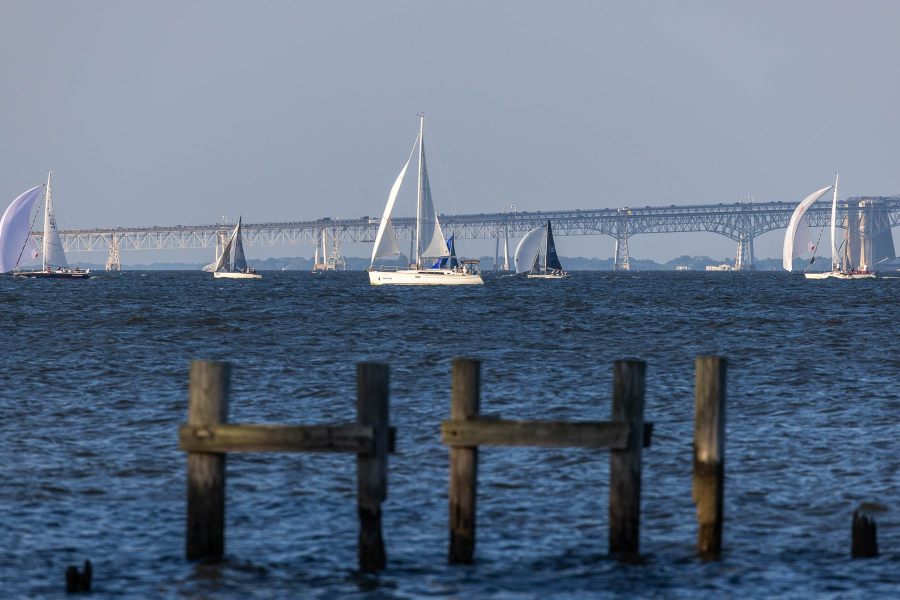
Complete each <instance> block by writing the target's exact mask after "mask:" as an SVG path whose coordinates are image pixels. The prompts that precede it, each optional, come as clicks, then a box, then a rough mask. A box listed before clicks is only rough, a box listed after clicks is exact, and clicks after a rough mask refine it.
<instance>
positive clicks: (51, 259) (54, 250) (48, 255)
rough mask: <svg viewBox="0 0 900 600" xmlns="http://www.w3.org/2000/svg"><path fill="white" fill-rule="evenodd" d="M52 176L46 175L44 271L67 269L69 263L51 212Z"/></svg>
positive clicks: (53, 214) (54, 215) (54, 216)
mask: <svg viewBox="0 0 900 600" xmlns="http://www.w3.org/2000/svg"><path fill="white" fill-rule="evenodd" d="M52 175H53V171H50V173H49V174H48V175H47V203H46V205H45V208H44V233H43V251H44V270H47V269H48V268H51V267H52V268H53V269H68V268H69V263H68V262H67V261H66V253H65V251H63V245H62V240H61V239H60V237H59V229H58V228H57V226H56V214H55V213H54V212H53V199H52V197H51V194H50V177H51V176H52Z"/></svg>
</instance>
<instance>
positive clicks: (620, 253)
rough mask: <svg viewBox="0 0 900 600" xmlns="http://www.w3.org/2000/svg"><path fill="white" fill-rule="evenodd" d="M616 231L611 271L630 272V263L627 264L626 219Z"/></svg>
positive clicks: (619, 224)
mask: <svg viewBox="0 0 900 600" xmlns="http://www.w3.org/2000/svg"><path fill="white" fill-rule="evenodd" d="M616 229H617V231H616V262H615V264H614V265H613V270H615V271H630V270H631V263H629V262H628V219H622V220H621V221H620V222H619V223H618V226H617V227H616Z"/></svg>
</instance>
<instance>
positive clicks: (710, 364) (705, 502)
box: [693, 356, 727, 560]
mask: <svg viewBox="0 0 900 600" xmlns="http://www.w3.org/2000/svg"><path fill="white" fill-rule="evenodd" d="M726 367H727V361H726V360H725V359H724V358H722V357H718V356H701V357H698V358H697V361H696V379H695V382H694V487H693V496H694V502H695V503H696V504H697V521H698V524H699V530H698V532H697V555H698V556H699V557H700V558H702V559H703V560H720V559H721V556H722V508H723V507H722V505H723V499H724V488H725V373H726Z"/></svg>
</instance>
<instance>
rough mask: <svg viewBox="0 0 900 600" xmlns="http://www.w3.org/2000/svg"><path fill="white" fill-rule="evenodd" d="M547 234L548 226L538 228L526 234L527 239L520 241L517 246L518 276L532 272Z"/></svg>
mask: <svg viewBox="0 0 900 600" xmlns="http://www.w3.org/2000/svg"><path fill="white" fill-rule="evenodd" d="M546 234H547V227H546V226H545V227H538V228H537V229H532V230H531V231H529V232H528V233H526V234H525V237H523V238H522V239H521V240H519V245H518V246H516V258H515V261H516V274H518V273H524V272H526V271H531V267H532V266H533V265H534V259H535V258H536V257H537V253H538V250H540V249H541V244H542V243H543V241H544V236H545V235H546Z"/></svg>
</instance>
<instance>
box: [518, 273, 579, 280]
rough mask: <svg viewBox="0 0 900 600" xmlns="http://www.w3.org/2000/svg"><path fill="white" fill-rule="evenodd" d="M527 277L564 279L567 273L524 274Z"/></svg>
mask: <svg viewBox="0 0 900 600" xmlns="http://www.w3.org/2000/svg"><path fill="white" fill-rule="evenodd" d="M525 276H526V277H527V278H528V279H565V278H566V277H568V275H531V274H526V275H525Z"/></svg>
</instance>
